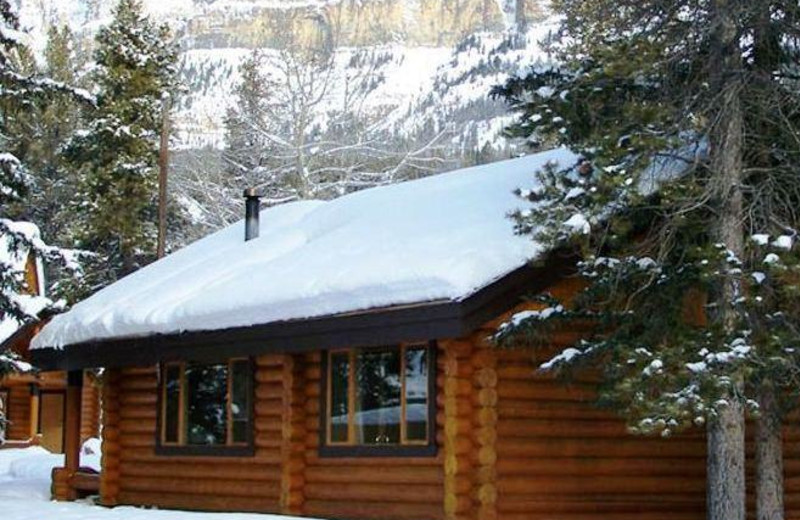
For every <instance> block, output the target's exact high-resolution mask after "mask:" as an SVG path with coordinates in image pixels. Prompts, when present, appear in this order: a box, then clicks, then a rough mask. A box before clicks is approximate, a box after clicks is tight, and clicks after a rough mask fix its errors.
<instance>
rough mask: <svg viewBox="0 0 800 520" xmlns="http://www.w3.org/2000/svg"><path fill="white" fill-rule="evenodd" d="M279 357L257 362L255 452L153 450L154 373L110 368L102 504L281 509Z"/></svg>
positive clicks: (155, 387) (260, 359)
mask: <svg viewBox="0 0 800 520" xmlns="http://www.w3.org/2000/svg"><path fill="white" fill-rule="evenodd" d="M283 370H284V356H264V357H259V358H258V359H257V360H256V373H255V380H256V389H255V403H254V410H255V417H254V427H255V454H254V456H252V457H215V456H206V457H196V456H195V457H187V456H162V455H156V454H155V442H156V416H157V410H156V408H157V401H158V395H157V373H156V369H155V367H153V368H145V369H142V368H138V369H122V370H120V371H116V370H114V371H108V373H107V377H106V382H105V385H104V389H105V394H104V397H105V400H104V412H105V421H106V423H105V424H106V427H105V428H104V432H103V436H104V446H103V449H104V456H106V459H107V461H106V462H104V464H105V465H106V467H108V462H110V461H113V462H112V466H113V465H116V463H117V461H118V467H119V469H118V470H117V472H109V471H106V474H105V475H104V478H103V480H102V483H101V495H102V500H103V502H104V503H106V504H109V505H110V504H142V505H153V506H159V507H166V508H180V509H199V510H237V511H278V510H279V495H280V488H281V476H282V471H281V447H282V443H283V439H282V424H283V417H282V414H283V383H282V377H283Z"/></svg>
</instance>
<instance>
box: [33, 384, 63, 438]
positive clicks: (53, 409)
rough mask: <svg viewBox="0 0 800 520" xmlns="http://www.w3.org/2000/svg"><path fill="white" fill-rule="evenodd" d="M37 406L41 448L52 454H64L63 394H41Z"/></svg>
mask: <svg viewBox="0 0 800 520" xmlns="http://www.w3.org/2000/svg"><path fill="white" fill-rule="evenodd" d="M40 400H41V401H40V405H39V433H40V434H41V435H42V447H44V448H46V449H47V450H49V451H51V452H53V453H63V452H64V402H65V395H64V392H58V391H56V392H42V393H41V394H40Z"/></svg>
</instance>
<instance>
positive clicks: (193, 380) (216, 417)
mask: <svg viewBox="0 0 800 520" xmlns="http://www.w3.org/2000/svg"><path fill="white" fill-rule="evenodd" d="M186 392H187V398H186V420H187V435H186V444H200V445H203V444H225V440H226V439H225V436H226V434H227V431H228V420H227V419H228V414H227V411H226V406H227V393H228V366H227V365H194V366H191V365H190V366H189V367H187V368H186Z"/></svg>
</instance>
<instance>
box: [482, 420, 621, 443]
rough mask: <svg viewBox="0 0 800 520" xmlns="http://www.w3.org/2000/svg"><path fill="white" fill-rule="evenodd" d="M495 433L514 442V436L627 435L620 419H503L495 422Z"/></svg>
mask: <svg viewBox="0 0 800 520" xmlns="http://www.w3.org/2000/svg"><path fill="white" fill-rule="evenodd" d="M497 434H498V436H499V437H500V438H501V439H503V442H514V441H513V440H512V439H513V438H516V437H538V438H542V437H559V438H565V437H570V436H573V435H579V436H580V437H582V438H587V437H625V436H629V435H630V433H629V432H628V429H627V427H626V426H625V424H624V423H623V422H622V421H621V420H613V421H604V420H592V419H589V420H578V419H572V420H547V419H539V420H525V419H516V420H504V421H499V422H498V423H497Z"/></svg>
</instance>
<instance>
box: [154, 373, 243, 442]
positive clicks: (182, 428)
mask: <svg viewBox="0 0 800 520" xmlns="http://www.w3.org/2000/svg"><path fill="white" fill-rule="evenodd" d="M237 361H247V362H248V364H249V375H250V377H249V379H248V386H249V388H248V392H249V394H250V399H249V400H250V403H249V410H248V418H249V420H248V428H247V432H246V433H247V440H246V441H245V442H238V443H234V442H233V440H232V438H233V436H232V422H231V420H230V417H231V398H232V397H233V396H232V393H231V389H232V377H230V375H231V373H232V371H231V367H232V365H233V363H234V362H237ZM193 363H196V364H202V365H214V364H223V363H224V364H226V366H227V369H228V378H227V383H226V384H227V388H226V392H225V402H226V414H227V418H228V421H227V424H226V437H225V444H219V445H211V446H201V445H187V444H186V420H187V419H186V415H187V413H188V412H187V409H186V399H187V394H186V367H187V366H188V365H190V364H193ZM170 366H179V367H180V389H179V396H178V410H179V411H178V439H179V441H178V443H167V442H165V441H164V438H165V436H166V421H165V420H164V417H165V415H166V406H167V404H166V385H165V384H164V380H165V377H164V375H165V373H166V369H167V367H170ZM254 382H255V363H254V362H253V359H252V358H245V357H235V358H228V359H224V360H218V361H209V360H207V359H203V360H197V361H196V362H195V361H165V362H163V363H161V364H160V365H159V366H158V394H157V395H158V402H157V406H156V410H158V414H157V417H156V423H157V424H156V446H155V453H156V455H165V456H209V457H250V456H253V455H254V454H255V443H254V431H255V384H254Z"/></svg>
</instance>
